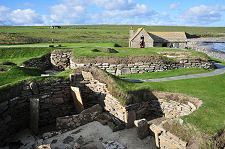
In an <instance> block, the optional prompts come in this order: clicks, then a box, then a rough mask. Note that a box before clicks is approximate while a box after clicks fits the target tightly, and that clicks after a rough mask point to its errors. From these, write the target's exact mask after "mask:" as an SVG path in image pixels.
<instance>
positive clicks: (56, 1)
mask: <svg viewBox="0 0 225 149" xmlns="http://www.w3.org/2000/svg"><path fill="white" fill-rule="evenodd" d="M80 24H87V25H91V24H143V25H170V26H171V25H172V26H175V25H179V26H222V27H224V26H225V0H0V25H21V26H22V25H80Z"/></svg>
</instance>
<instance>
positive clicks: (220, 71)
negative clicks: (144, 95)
mask: <svg viewBox="0 0 225 149" xmlns="http://www.w3.org/2000/svg"><path fill="white" fill-rule="evenodd" d="M215 65H216V66H217V69H216V70H215V71H213V72H208V73H201V74H191V75H182V76H176V77H168V78H159V79H146V80H139V79H125V78H123V80H126V81H129V82H136V83H139V82H162V81H174V80H181V79H191V78H201V77H209V76H216V75H220V74H223V73H225V66H223V65H220V64H217V63H216V64H215Z"/></svg>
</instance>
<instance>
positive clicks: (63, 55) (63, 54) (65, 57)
mask: <svg viewBox="0 0 225 149" xmlns="http://www.w3.org/2000/svg"><path fill="white" fill-rule="evenodd" d="M71 55H72V51H71V50H54V51H53V52H52V53H51V57H50V59H51V63H52V65H53V68H54V69H55V70H65V69H67V68H69V67H70V57H71Z"/></svg>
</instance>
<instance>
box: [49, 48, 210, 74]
mask: <svg viewBox="0 0 225 149" xmlns="http://www.w3.org/2000/svg"><path fill="white" fill-rule="evenodd" d="M70 56H71V51H62V50H61V51H59V50H55V51H53V52H52V54H51V63H52V64H53V66H54V68H56V69H57V70H64V69H68V68H71V69H75V68H78V67H83V66H95V67H99V68H101V69H102V70H105V71H107V72H109V73H111V74H114V75H125V74H133V73H147V72H156V71H164V70H171V69H178V68H191V67H197V68H205V69H213V68H214V64H213V63H212V62H211V61H208V60H203V59H181V60H180V62H163V61H158V62H151V63H142V62H140V63H134V64H110V63H85V64H84V63H81V64H78V63H77V62H75V60H74V59H73V58H70Z"/></svg>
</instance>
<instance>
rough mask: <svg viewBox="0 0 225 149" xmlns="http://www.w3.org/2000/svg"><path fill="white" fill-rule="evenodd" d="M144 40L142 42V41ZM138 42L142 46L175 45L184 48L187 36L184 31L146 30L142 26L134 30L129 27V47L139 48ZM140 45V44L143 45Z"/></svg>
mask: <svg viewBox="0 0 225 149" xmlns="http://www.w3.org/2000/svg"><path fill="white" fill-rule="evenodd" d="M143 41H144V42H143ZM140 44H143V45H144V47H146V48H147V47H175V48H185V47H186V45H187V36H186V33H185V32H147V31H146V30H145V29H144V28H138V29H137V31H136V32H134V29H133V27H131V28H130V37H129V47H130V48H139V47H141V45H140ZM143 45H142V46H143Z"/></svg>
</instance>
